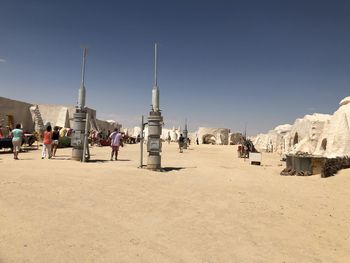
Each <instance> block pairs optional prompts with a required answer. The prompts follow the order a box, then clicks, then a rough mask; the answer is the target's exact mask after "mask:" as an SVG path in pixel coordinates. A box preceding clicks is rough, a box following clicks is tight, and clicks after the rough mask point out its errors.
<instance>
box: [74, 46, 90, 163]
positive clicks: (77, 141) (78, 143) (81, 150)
mask: <svg viewBox="0 0 350 263" xmlns="http://www.w3.org/2000/svg"><path fill="white" fill-rule="evenodd" d="M86 51H87V48H86V47H84V49H83V63H82V68H81V85H80V88H79V95H78V104H77V106H76V108H75V113H74V114H73V127H72V128H73V134H72V139H71V145H72V147H73V149H72V159H73V160H76V161H83V160H84V161H85V157H84V155H85V153H86V151H88V149H87V148H88V144H87V143H86V140H85V133H86V131H85V129H86V122H87V116H86V115H87V114H86V113H87V110H86V108H85V97H86V90H85V64H86Z"/></svg>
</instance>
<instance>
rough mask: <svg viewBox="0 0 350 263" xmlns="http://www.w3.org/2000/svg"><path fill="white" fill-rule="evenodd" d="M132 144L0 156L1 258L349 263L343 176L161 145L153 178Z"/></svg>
mask: <svg viewBox="0 0 350 263" xmlns="http://www.w3.org/2000/svg"><path fill="white" fill-rule="evenodd" d="M138 147H139V146H138V145H127V146H126V147H124V148H123V149H122V150H121V153H120V159H121V160H120V161H117V162H115V161H105V160H108V159H109V158H108V157H109V148H108V147H104V148H98V147H94V148H92V149H91V152H92V154H93V155H92V159H94V160H95V162H91V163H79V162H75V161H70V160H68V158H69V156H70V152H71V150H70V149H59V151H58V157H57V158H56V159H53V160H47V159H45V160H41V159H40V151H38V150H34V151H30V152H28V153H22V154H20V156H19V157H20V159H21V160H19V161H15V160H13V157H12V155H11V154H4V153H0V169H1V172H0V262H1V263H7V262H152V263H153V262H205V263H209V262H211V263H213V262H327V263H329V262H350V171H349V170H344V171H342V172H340V173H339V174H338V175H336V176H334V177H331V178H326V179H323V178H320V176H319V175H315V176H311V177H294V176H292V177H288V176H280V175H279V172H280V171H281V170H282V168H283V167H282V166H280V165H281V164H282V163H280V162H279V156H277V155H274V154H264V155H263V164H262V166H252V165H249V164H248V162H244V160H243V159H238V158H237V156H236V152H235V148H234V147H233V146H209V145H200V146H192V147H191V149H189V150H187V151H185V152H184V153H183V154H179V153H178V152H177V148H176V144H171V145H168V144H164V145H163V166H164V167H168V170H169V171H167V172H162V173H160V172H151V171H148V170H146V169H138V168H137V166H138V163H139V148H138Z"/></svg>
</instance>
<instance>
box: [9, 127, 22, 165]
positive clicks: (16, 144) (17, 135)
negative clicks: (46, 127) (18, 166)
mask: <svg viewBox="0 0 350 263" xmlns="http://www.w3.org/2000/svg"><path fill="white" fill-rule="evenodd" d="M11 135H12V145H13V155H14V159H15V160H18V152H19V149H20V148H21V145H22V137H23V131H22V130H21V124H17V125H16V129H14V130H12V131H11Z"/></svg>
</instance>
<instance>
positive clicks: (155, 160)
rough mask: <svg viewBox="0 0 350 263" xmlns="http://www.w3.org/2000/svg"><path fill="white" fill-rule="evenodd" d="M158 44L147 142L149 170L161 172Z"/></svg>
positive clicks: (155, 52)
mask: <svg viewBox="0 0 350 263" xmlns="http://www.w3.org/2000/svg"><path fill="white" fill-rule="evenodd" d="M157 51H158V50H157V43H155V45H154V86H153V89H152V110H151V111H150V113H149V115H148V140H147V151H148V159H147V169H151V170H156V171H159V170H160V169H161V156H160V152H161V151H162V141H161V139H160V136H161V134H162V124H163V117H162V115H161V112H160V109H159V88H158V83H157V64H158V58H157V55H158V54H157Z"/></svg>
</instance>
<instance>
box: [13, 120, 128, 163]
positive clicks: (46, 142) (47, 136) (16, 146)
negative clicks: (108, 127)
mask: <svg viewBox="0 0 350 263" xmlns="http://www.w3.org/2000/svg"><path fill="white" fill-rule="evenodd" d="M10 136H11V137H12V145H13V154H14V159H15V160H18V154H19V151H20V148H21V145H22V141H23V139H24V132H23V130H22V129H21V124H17V125H16V128H15V129H13V130H12V131H11V132H10ZM59 139H60V131H59V127H57V126H55V127H54V129H53V130H52V127H51V125H48V126H47V127H46V129H45V131H44V133H43V147H42V151H41V159H45V158H46V157H48V159H51V158H52V157H55V156H56V151H57V148H58V143H59ZM108 140H109V141H110V146H111V149H112V151H111V158H110V160H111V161H112V160H113V159H114V160H117V159H118V151H119V147H120V146H121V147H123V146H124V144H123V136H122V134H121V133H120V132H119V130H118V129H115V130H114V131H113V132H112V133H111V134H110V135H109V136H108Z"/></svg>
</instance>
